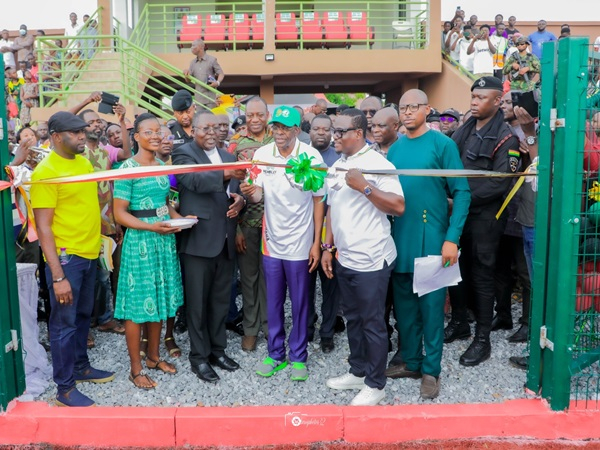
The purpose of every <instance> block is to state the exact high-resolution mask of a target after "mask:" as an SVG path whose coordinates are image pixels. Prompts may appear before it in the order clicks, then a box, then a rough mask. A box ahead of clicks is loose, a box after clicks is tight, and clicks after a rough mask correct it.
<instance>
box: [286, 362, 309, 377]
mask: <svg viewBox="0 0 600 450" xmlns="http://www.w3.org/2000/svg"><path fill="white" fill-rule="evenodd" d="M307 378H308V368H307V367H306V363H303V362H293V363H292V376H291V377H290V379H291V380H292V381H306V379H307Z"/></svg>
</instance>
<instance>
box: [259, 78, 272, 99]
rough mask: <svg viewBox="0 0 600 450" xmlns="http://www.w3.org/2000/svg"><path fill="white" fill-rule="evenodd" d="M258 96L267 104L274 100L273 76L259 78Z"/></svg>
mask: <svg viewBox="0 0 600 450" xmlns="http://www.w3.org/2000/svg"><path fill="white" fill-rule="evenodd" d="M260 96H261V97H262V98H263V99H264V100H265V102H267V103H268V104H272V103H274V102H275V83H274V82H273V77H263V78H262V79H261V80H260Z"/></svg>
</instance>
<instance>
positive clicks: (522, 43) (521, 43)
mask: <svg viewBox="0 0 600 450" xmlns="http://www.w3.org/2000/svg"><path fill="white" fill-rule="evenodd" d="M519 45H527V42H519V43H518V44H517V47H518V46H519Z"/></svg>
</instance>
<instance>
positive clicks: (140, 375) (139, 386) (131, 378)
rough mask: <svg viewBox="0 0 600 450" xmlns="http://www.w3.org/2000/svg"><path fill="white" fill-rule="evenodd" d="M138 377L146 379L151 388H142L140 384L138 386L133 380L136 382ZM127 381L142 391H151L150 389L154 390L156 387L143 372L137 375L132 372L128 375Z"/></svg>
mask: <svg viewBox="0 0 600 450" xmlns="http://www.w3.org/2000/svg"><path fill="white" fill-rule="evenodd" d="M139 377H143V378H146V380H147V381H148V382H149V383H150V384H152V386H142V385H140V384H138V383H137V382H136V381H135V380H137V379H138V378H139ZM129 381H131V382H132V383H133V385H134V386H135V387H136V388H138V389H143V390H144V391H151V390H152V389H154V388H155V387H156V386H157V383H156V382H155V381H154V380H153V379H152V378H150V377H149V376H148V374H147V373H146V371H145V370H143V369H142V370H140V372H139V373H138V374H137V375H134V374H133V372H130V373H129Z"/></svg>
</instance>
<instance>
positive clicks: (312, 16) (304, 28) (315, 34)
mask: <svg viewBox="0 0 600 450" xmlns="http://www.w3.org/2000/svg"><path fill="white" fill-rule="evenodd" d="M300 33H301V34H302V41H303V46H304V48H321V47H323V26H322V25H321V19H319V13H316V12H304V13H302V21H301V24H300Z"/></svg>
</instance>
